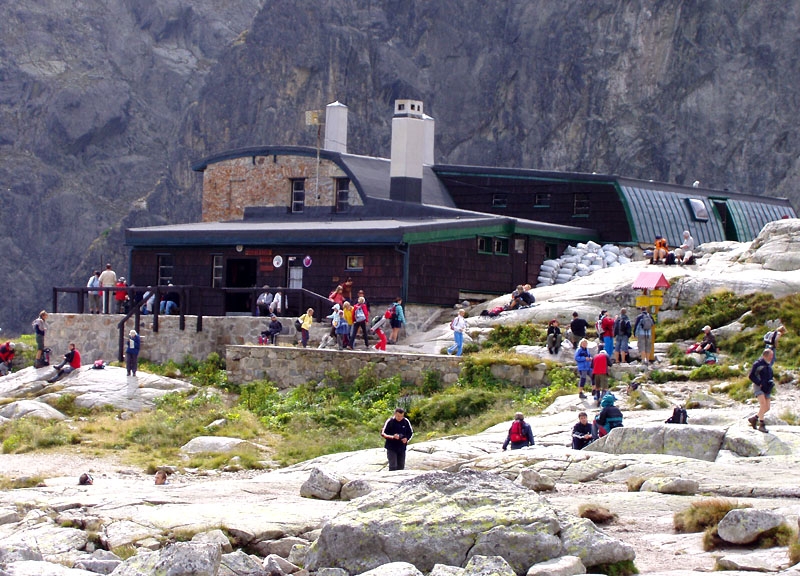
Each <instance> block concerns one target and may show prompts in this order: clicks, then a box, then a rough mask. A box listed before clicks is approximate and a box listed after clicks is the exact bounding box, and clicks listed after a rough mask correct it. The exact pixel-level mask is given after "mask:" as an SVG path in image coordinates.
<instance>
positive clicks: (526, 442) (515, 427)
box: [503, 412, 535, 452]
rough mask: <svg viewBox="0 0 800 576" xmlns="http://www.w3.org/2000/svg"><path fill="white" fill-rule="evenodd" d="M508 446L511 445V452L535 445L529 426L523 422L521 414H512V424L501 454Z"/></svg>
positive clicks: (523, 416) (523, 418)
mask: <svg viewBox="0 0 800 576" xmlns="http://www.w3.org/2000/svg"><path fill="white" fill-rule="evenodd" d="M509 444H511V449H512V450H519V449H520V448H526V447H528V446H533V445H534V444H535V442H534V441H533V430H531V425H530V424H528V423H527V422H525V415H524V414H523V413H522V412H517V413H516V414H514V422H512V423H511V428H509V430H508V436H506V441H505V442H503V452H505V450H506V448H508V445H509Z"/></svg>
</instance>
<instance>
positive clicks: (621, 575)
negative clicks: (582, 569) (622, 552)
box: [587, 560, 639, 576]
mask: <svg viewBox="0 0 800 576" xmlns="http://www.w3.org/2000/svg"><path fill="white" fill-rule="evenodd" d="M587 568H591V572H592V573H594V574H607V575H608V576H630V575H631V574H638V573H639V569H638V568H636V565H635V564H634V563H633V560H620V561H619V562H614V563H613V564H595V565H594V566H587Z"/></svg>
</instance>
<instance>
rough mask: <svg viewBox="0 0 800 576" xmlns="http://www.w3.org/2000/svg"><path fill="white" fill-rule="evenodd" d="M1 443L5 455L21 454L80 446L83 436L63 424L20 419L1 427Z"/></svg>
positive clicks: (36, 419)
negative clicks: (44, 449)
mask: <svg viewBox="0 0 800 576" xmlns="http://www.w3.org/2000/svg"><path fill="white" fill-rule="evenodd" d="M0 441H2V447H3V454H19V453H23V452H30V451H31V450H39V449H43V448H51V447H54V446H68V445H71V444H80V442H81V436H80V434H79V433H78V431H77V430H74V429H72V428H70V427H69V426H67V424H65V423H63V422H50V421H48V420H41V419H39V418H20V419H18V420H11V421H9V422H6V423H5V424H3V425H2V426H0Z"/></svg>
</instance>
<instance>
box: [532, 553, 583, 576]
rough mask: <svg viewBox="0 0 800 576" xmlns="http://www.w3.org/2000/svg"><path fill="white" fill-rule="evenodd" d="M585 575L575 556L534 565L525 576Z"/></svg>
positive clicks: (580, 563)
mask: <svg viewBox="0 0 800 576" xmlns="http://www.w3.org/2000/svg"><path fill="white" fill-rule="evenodd" d="M575 574H586V566H584V565H583V562H581V559H580V558H578V557H577V556H562V557H561V558H554V559H552V560H548V561H546V562H540V563H538V564H534V565H533V566H531V567H530V568H529V569H528V573H527V574H526V576H574V575H575Z"/></svg>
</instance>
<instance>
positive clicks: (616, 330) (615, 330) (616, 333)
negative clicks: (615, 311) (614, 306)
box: [614, 318, 622, 336]
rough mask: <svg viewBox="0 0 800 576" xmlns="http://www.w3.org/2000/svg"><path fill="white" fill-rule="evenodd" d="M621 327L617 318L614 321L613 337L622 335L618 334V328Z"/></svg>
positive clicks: (620, 321)
mask: <svg viewBox="0 0 800 576" xmlns="http://www.w3.org/2000/svg"><path fill="white" fill-rule="evenodd" d="M621 327H622V318H617V319H616V320H614V336H619V335H621V334H622V332H620V328H621Z"/></svg>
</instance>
